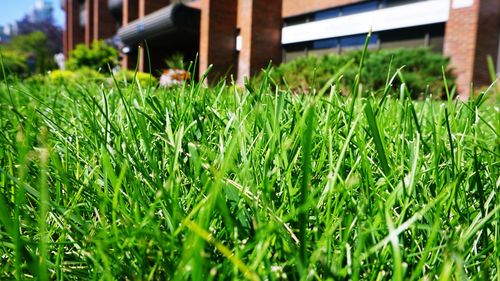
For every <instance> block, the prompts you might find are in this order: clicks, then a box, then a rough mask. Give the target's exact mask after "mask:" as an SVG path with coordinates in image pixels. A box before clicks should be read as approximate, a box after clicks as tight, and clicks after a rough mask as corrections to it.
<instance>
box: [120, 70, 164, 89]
mask: <svg viewBox="0 0 500 281" xmlns="http://www.w3.org/2000/svg"><path fill="white" fill-rule="evenodd" d="M114 75H115V79H116V80H117V82H119V83H121V84H122V85H126V84H136V82H135V81H136V80H137V81H139V85H141V88H148V87H156V86H157V85H158V80H157V79H156V78H155V77H154V76H152V75H151V74H149V73H145V72H135V71H132V70H125V69H122V70H120V71H118V72H117V73H115V74H114ZM134 79H136V80H134Z"/></svg>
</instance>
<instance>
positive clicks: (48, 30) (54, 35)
mask: <svg viewBox="0 0 500 281" xmlns="http://www.w3.org/2000/svg"><path fill="white" fill-rule="evenodd" d="M16 24H17V32H18V34H19V35H28V34H31V33H33V32H37V31H38V32H42V33H44V34H45V36H46V37H47V44H46V45H45V46H46V47H47V48H48V50H49V53H50V54H52V55H53V54H57V53H60V52H62V51H63V50H62V42H63V36H62V34H63V31H62V28H61V27H59V26H58V25H57V24H56V23H55V20H54V17H53V14H52V13H51V15H50V16H49V17H48V18H45V19H44V20H40V19H38V20H37V21H36V22H33V21H32V20H31V19H30V18H29V16H28V15H26V16H25V17H24V18H23V19H21V20H20V21H17V23H16Z"/></svg>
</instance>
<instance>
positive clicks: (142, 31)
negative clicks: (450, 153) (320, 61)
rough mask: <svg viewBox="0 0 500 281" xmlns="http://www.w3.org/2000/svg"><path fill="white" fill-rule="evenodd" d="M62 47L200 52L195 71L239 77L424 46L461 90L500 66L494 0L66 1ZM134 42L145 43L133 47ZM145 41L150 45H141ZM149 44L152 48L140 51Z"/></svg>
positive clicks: (147, 61)
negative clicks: (440, 57)
mask: <svg viewBox="0 0 500 281" xmlns="http://www.w3.org/2000/svg"><path fill="white" fill-rule="evenodd" d="M62 4H63V8H64V9H65V10H66V33H65V36H64V46H65V51H66V52H68V50H71V49H73V48H74V47H75V45H76V44H78V43H86V44H89V43H90V42H91V41H92V40H94V39H109V40H111V39H112V40H113V41H114V42H117V45H118V46H119V47H120V49H121V50H122V52H123V53H124V59H123V62H122V63H123V66H124V67H128V68H134V67H135V66H136V62H138V63H139V64H138V65H137V67H138V68H139V70H148V68H149V67H150V66H151V67H152V69H161V68H164V67H165V65H164V62H163V61H164V59H165V58H166V57H168V56H169V55H170V54H172V53H173V52H183V53H184V55H185V57H186V58H187V59H190V60H191V59H194V58H196V55H197V54H199V57H198V59H199V70H200V72H203V71H204V70H206V69H207V68H208V66H209V65H210V64H213V65H214V72H213V73H212V77H215V76H217V75H224V74H231V75H234V76H235V77H238V80H239V81H241V80H242V78H243V77H244V76H248V75H252V74H254V73H256V72H258V71H259V70H260V69H261V68H263V67H265V66H267V64H268V63H269V61H270V60H272V61H273V63H279V62H281V61H289V60H291V59H293V58H295V57H297V56H302V55H306V54H324V53H332V52H336V53H342V52H346V51H349V50H352V49H356V48H361V47H362V45H363V44H364V41H365V36H366V33H367V32H368V30H370V29H371V30H372V32H373V33H372V37H371V41H370V42H369V48H372V49H377V48H394V47H420V46H427V47H429V48H431V49H432V50H434V51H436V52H440V53H444V54H445V55H448V56H450V58H451V61H452V66H453V68H454V70H455V72H456V74H457V77H458V86H459V92H460V93H462V94H463V95H467V93H468V89H469V85H470V82H474V83H475V85H485V84H488V83H489V82H490V81H489V80H490V79H489V76H488V70H487V69H488V67H487V63H486V56H487V55H491V56H492V57H493V59H494V61H495V63H496V64H497V68H500V58H499V51H500V43H499V37H500V1H499V0H195V1H190V0H184V1H182V0H63V1H62ZM139 46H142V48H141V47H139ZM146 46H147V48H145V47H146ZM146 49H147V50H148V51H146Z"/></svg>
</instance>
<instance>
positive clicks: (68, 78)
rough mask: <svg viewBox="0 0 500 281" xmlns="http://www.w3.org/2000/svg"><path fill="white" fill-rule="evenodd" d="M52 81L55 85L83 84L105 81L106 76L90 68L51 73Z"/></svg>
mask: <svg viewBox="0 0 500 281" xmlns="http://www.w3.org/2000/svg"><path fill="white" fill-rule="evenodd" d="M49 77H50V81H51V82H52V83H53V84H58V85H59V84H68V83H81V82H84V81H97V82H98V81H104V80H105V76H104V75H103V74H101V73H99V72H98V71H96V70H93V69H90V68H86V67H84V68H81V69H78V70H76V71H72V70H54V71H51V72H50V73H49Z"/></svg>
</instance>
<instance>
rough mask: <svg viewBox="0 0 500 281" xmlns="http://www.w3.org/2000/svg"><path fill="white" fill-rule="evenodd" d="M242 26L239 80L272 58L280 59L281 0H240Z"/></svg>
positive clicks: (258, 70) (263, 66)
mask: <svg viewBox="0 0 500 281" xmlns="http://www.w3.org/2000/svg"><path fill="white" fill-rule="evenodd" d="M239 2H240V7H239V12H240V14H239V17H240V21H239V24H240V25H239V26H240V30H241V31H240V33H241V38H242V47H241V51H240V54H239V61H238V81H239V82H240V83H242V82H243V78H244V76H251V75H254V74H256V73H258V72H260V70H261V69H262V68H265V67H266V66H267V65H268V64H269V61H270V60H272V62H273V63H275V64H277V63H280V62H281V57H282V49H281V28H282V26H283V20H282V17H281V12H282V1H281V0H240V1H239Z"/></svg>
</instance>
